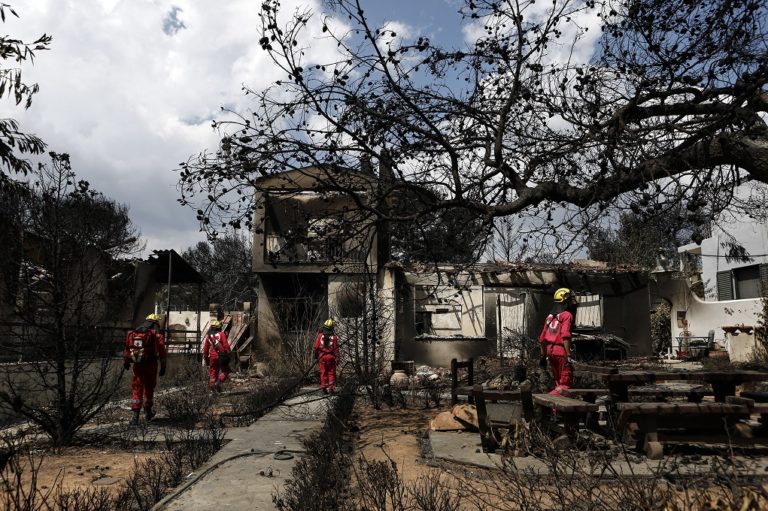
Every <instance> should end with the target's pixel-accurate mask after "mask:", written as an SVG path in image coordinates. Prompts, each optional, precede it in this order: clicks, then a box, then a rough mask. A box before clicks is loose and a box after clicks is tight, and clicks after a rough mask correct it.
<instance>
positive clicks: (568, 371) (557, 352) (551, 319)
mask: <svg viewBox="0 0 768 511" xmlns="http://www.w3.org/2000/svg"><path fill="white" fill-rule="evenodd" d="M571 324H573V314H571V313H570V312H569V311H567V310H566V311H563V312H561V313H559V314H550V315H549V316H547V320H546V321H545V322H544V328H543V329H542V331H541V334H540V335H539V342H540V343H541V344H542V347H541V348H542V350H541V351H542V353H546V354H547V358H548V359H549V368H550V369H551V370H552V377H553V378H554V379H555V388H554V389H553V390H552V391H551V392H550V394H558V395H559V394H560V391H561V390H563V389H570V388H571V387H573V369H572V368H571V366H570V364H568V357H567V355H566V352H565V344H564V340H565V339H568V340H570V339H571Z"/></svg>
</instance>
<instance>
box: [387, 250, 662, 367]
mask: <svg viewBox="0 0 768 511" xmlns="http://www.w3.org/2000/svg"><path fill="white" fill-rule="evenodd" d="M388 270H389V271H391V272H392V273H393V274H394V278H393V279H392V280H394V282H395V287H394V290H395V297H394V300H395V303H396V314H395V316H394V318H395V319H394V321H395V325H394V330H395V338H396V339H395V348H396V354H397V358H398V359H400V360H414V361H415V362H416V363H423V364H430V365H435V366H447V365H449V364H450V360H451V359H452V358H459V359H466V358H469V357H477V356H481V355H494V354H497V353H499V352H503V353H505V354H506V355H510V354H512V355H517V354H518V353H519V350H520V349H525V348H526V346H527V347H528V348H529V349H530V347H531V343H533V347H534V350H535V348H536V339H537V337H538V335H539V333H540V332H541V329H542V327H543V325H544V321H545V319H546V317H547V315H548V314H549V312H550V310H551V309H552V306H553V300H552V295H553V293H554V291H555V290H556V289H557V288H559V287H569V288H571V289H572V290H573V291H574V292H575V293H577V295H578V299H579V302H580V306H579V309H578V311H577V314H576V327H575V329H574V330H575V332H577V333H582V334H585V335H583V336H582V338H581V340H577V351H579V350H580V351H581V352H586V351H593V349H594V347H593V346H590V343H591V342H601V341H597V339H598V338H600V339H614V338H615V337H618V338H619V339H616V340H615V341H616V342H617V343H619V344H621V345H624V343H623V342H621V340H623V341H625V342H626V343H628V345H629V349H628V353H627V354H628V355H649V354H650V351H651V347H650V334H649V333H650V316H649V310H650V305H649V295H648V287H647V281H648V277H647V274H646V273H645V272H643V271H641V270H639V269H632V268H628V267H617V266H609V265H607V264H605V263H598V262H595V261H577V262H575V263H572V264H564V265H543V264H523V263H494V264H479V265H476V266H474V267H473V268H472V270H470V271H467V270H457V269H455V268H451V267H447V266H441V267H439V268H438V269H437V270H435V269H434V268H425V269H423V270H421V271H417V270H415V269H413V268H403V267H402V266H400V265H399V264H395V263H393V264H390V265H388ZM589 334H593V335H589ZM595 334H596V335H595ZM575 338H576V339H578V338H579V337H578V336H576V337H575ZM516 340H519V341H520V344H516V343H515V341H516ZM510 341H512V342H511V343H510ZM579 346H581V347H580V348H579ZM516 352H517V353H516Z"/></svg>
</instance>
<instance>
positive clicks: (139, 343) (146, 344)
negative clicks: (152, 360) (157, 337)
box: [128, 330, 154, 364]
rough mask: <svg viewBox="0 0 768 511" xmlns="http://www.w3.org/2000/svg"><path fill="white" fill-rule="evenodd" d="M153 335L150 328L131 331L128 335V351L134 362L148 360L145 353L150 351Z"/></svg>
mask: <svg viewBox="0 0 768 511" xmlns="http://www.w3.org/2000/svg"><path fill="white" fill-rule="evenodd" d="M153 341H154V337H153V335H152V332H151V331H150V330H144V331H143V332H138V331H136V330H134V331H132V332H131V334H130V335H129V336H128V352H129V353H130V354H131V360H132V361H133V363H134V364H136V363H139V362H145V361H147V360H148V357H147V353H148V352H150V351H151V349H152V347H153V345H152V343H153Z"/></svg>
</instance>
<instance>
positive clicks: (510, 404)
mask: <svg viewBox="0 0 768 511" xmlns="http://www.w3.org/2000/svg"><path fill="white" fill-rule="evenodd" d="M469 397H471V398H473V399H474V401H475V407H476V408H477V424H478V429H479V430H480V441H481V443H482V445H483V450H485V451H486V452H492V451H494V450H495V449H496V448H497V447H499V445H500V442H499V440H498V438H497V435H496V433H495V431H494V428H498V427H510V426H514V425H515V424H519V421H520V420H521V419H525V420H526V421H529V422H530V421H531V420H533V399H532V394H531V389H530V388H528V387H520V388H519V389H517V390H487V389H483V386H482V385H474V386H473V387H472V389H471V393H470V396H469ZM499 401H502V402H499Z"/></svg>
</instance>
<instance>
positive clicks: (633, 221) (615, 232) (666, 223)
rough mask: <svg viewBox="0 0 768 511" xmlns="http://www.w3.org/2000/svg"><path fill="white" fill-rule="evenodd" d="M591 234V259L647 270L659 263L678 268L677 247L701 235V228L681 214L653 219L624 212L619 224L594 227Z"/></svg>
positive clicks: (589, 244) (588, 244)
mask: <svg viewBox="0 0 768 511" xmlns="http://www.w3.org/2000/svg"><path fill="white" fill-rule="evenodd" d="M588 231H589V232H588V236H587V241H586V248H587V250H588V252H589V257H590V258H591V259H595V260H598V261H606V262H609V263H620V264H634V265H637V266H642V267H644V268H654V267H655V266H656V265H657V264H659V263H667V264H670V265H675V264H676V261H677V258H678V255H677V247H679V246H681V245H684V244H686V243H688V242H690V240H691V236H692V235H693V236H694V237H695V235H696V234H698V229H697V227H696V226H691V225H690V224H689V223H686V221H685V216H684V215H680V214H679V212H678V214H677V215H676V214H674V213H673V214H669V215H664V216H656V217H651V218H643V217H640V216H638V215H635V214H632V213H624V214H621V215H620V216H619V219H618V222H617V224H616V225H613V226H608V227H601V226H590V227H589V228H588ZM697 239H698V238H697ZM698 241H701V239H698Z"/></svg>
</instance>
